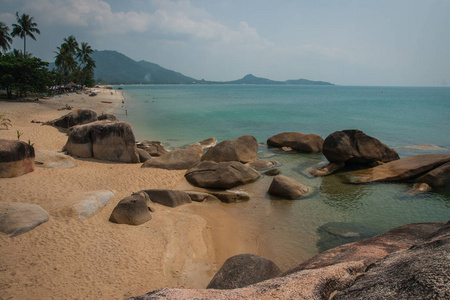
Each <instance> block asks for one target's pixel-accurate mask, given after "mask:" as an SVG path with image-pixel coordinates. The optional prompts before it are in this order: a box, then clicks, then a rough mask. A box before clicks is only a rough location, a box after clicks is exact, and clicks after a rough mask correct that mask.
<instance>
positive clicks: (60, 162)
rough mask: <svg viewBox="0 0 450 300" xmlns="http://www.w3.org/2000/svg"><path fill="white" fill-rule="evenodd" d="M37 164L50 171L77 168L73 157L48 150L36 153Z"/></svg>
mask: <svg viewBox="0 0 450 300" xmlns="http://www.w3.org/2000/svg"><path fill="white" fill-rule="evenodd" d="M35 163H36V165H37V166H39V167H42V168H50V169H71V168H75V167H76V166H77V162H76V160H75V159H73V157H70V156H68V155H65V154H63V153H59V152H53V151H48V150H38V151H36V158H35Z"/></svg>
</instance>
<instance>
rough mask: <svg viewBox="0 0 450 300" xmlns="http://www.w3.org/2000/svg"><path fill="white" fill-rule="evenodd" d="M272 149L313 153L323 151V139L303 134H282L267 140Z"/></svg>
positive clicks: (315, 135)
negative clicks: (290, 149)
mask: <svg viewBox="0 0 450 300" xmlns="http://www.w3.org/2000/svg"><path fill="white" fill-rule="evenodd" d="M267 145H268V146H271V147H279V148H282V147H289V148H292V149H293V150H297V151H299V152H305V153H312V152H320V151H322V145H323V138H321V137H320V136H318V135H317V134H305V133H301V132H282V133H279V134H276V135H274V136H271V137H270V138H269V139H268V140H267Z"/></svg>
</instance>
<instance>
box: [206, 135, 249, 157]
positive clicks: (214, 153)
mask: <svg viewBox="0 0 450 300" xmlns="http://www.w3.org/2000/svg"><path fill="white" fill-rule="evenodd" d="M257 151H258V142H257V141H256V139H255V138H254V137H253V136H251V135H243V136H241V137H238V138H237V139H234V140H225V141H223V142H220V143H219V144H217V145H216V146H214V147H212V148H210V149H209V150H208V151H207V152H206V153H205V155H203V157H202V161H215V162H227V161H238V162H241V163H248V162H251V161H255V160H258V156H257V155H256V152H257Z"/></svg>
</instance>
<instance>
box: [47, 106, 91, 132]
mask: <svg viewBox="0 0 450 300" xmlns="http://www.w3.org/2000/svg"><path fill="white" fill-rule="evenodd" d="M97 120H98V117H97V113H96V112H95V111H92V110H89V109H77V110H74V111H72V112H70V113H68V114H67V115H64V116H61V117H59V118H58V119H55V120H52V121H48V122H45V123H44V125H52V126H56V127H62V128H69V127H72V126H75V125H82V124H87V123H91V122H95V121H97Z"/></svg>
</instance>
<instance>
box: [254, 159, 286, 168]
mask: <svg viewBox="0 0 450 300" xmlns="http://www.w3.org/2000/svg"><path fill="white" fill-rule="evenodd" d="M279 164H280V163H279V162H277V161H267V160H262V159H258V160H255V161H252V162H249V163H248V165H249V166H250V167H252V168H253V169H255V170H262V169H266V168H268V167H271V166H275V165H279Z"/></svg>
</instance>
